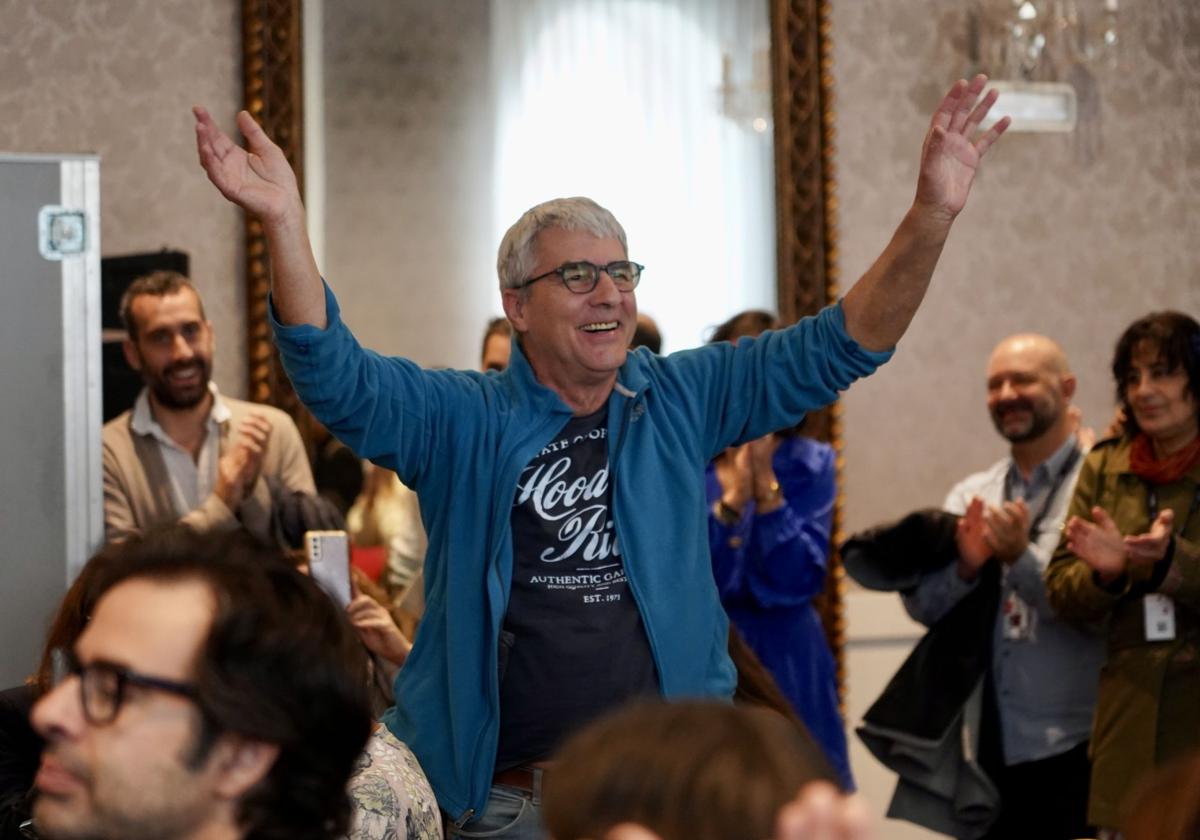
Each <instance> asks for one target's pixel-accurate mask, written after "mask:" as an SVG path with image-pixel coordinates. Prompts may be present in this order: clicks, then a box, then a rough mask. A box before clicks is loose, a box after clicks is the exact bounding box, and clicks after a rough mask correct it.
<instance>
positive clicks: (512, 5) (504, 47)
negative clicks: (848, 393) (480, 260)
mask: <svg viewBox="0 0 1200 840" xmlns="http://www.w3.org/2000/svg"><path fill="white" fill-rule="evenodd" d="M768 44H769V22H768V19H767V3H766V0H758V2H748V1H745V0H494V2H493V3H492V64H493V70H494V83H495V86H496V99H495V107H496V120H497V126H496V140H495V142H496V159H495V191H494V193H493V194H494V196H495V232H494V237H493V241H495V242H499V240H500V237H501V236H502V235H503V233H504V231H505V230H506V229H507V227H508V226H509V225H510V224H512V222H514V221H515V220H516V219H517V217H518V216H519V215H520V214H521V213H522V212H524V211H525V210H526V209H527V208H529V207H531V206H533V205H534V204H537V203H539V202H541V201H544V200H546V199H549V198H554V197H557V196H569V195H587V196H590V197H592V198H594V199H595V200H596V201H598V202H599V203H600V204H602V205H604V206H605V207H607V208H608V209H610V210H611V211H612V212H613V213H614V214H615V215H616V216H617V218H618V219H619V220H620V221H621V223H622V224H623V225H624V227H625V229H626V234H627V235H628V238H629V256H630V259H633V260H635V261H637V262H640V263H644V264H645V265H646V271H645V273H644V275H643V277H642V284H641V285H640V286H639V287H638V304H639V308H640V309H641V310H642V311H644V312H646V313H648V314H650V315H652V316H653V317H654V318H655V319H656V320H657V321H658V323H659V326H660V328H661V329H662V332H663V336H664V339H665V342H664V350H677V349H681V348H684V347H690V346H695V345H697V344H699V343H701V342H702V341H703V340H704V339H705V338H706V336H707V333H708V331H709V330H710V329H711V327H712V326H714V325H715V324H717V323H719V322H721V321H722V320H724V319H725V318H727V317H728V316H730V315H732V314H733V313H735V312H737V311H740V310H742V309H747V308H765V309H771V310H774V309H775V209H774V180H773V170H774V167H773V157H772V154H773V153H772V144H771V133H770V130H769V128H767V130H766V131H756V130H755V129H754V128H753V127H752V126H751V124H750V122H749V120H747V119H742V120H735V119H733V118H731V117H730V116H726V115H724V114H723V113H722V97H721V93H720V86H721V84H722V59H723V56H728V58H727V59H726V61H727V62H729V63H730V66H732V68H733V69H734V70H735V71H736V72H737V73H738V77H739V78H740V81H741V82H742V83H745V84H748V83H749V82H750V78H751V75H752V71H751V68H752V64H753V56H754V53H755V52H756V51H757V52H759V53H760V57H761V54H762V53H763V51H764V50H766V49H767V46H768ZM764 116H766V117H767V118H769V117H770V114H769V113H767V114H765V115H764ZM759 127H760V128H762V127H763V126H762V125H761V124H760V126H759Z"/></svg>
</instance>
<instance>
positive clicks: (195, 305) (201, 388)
mask: <svg viewBox="0 0 1200 840" xmlns="http://www.w3.org/2000/svg"><path fill="white" fill-rule="evenodd" d="M130 316H131V317H132V318H133V320H134V323H135V324H136V332H135V334H134V335H133V336H132V337H130V338H128V339H126V340H125V344H124V350H125V359H126V361H128V362H129V365H130V367H132V368H133V369H134V370H136V371H138V372H139V373H140V374H141V375H142V381H144V382H145V383H146V386H147V387H148V388H149V389H150V392H151V394H152V395H153V396H154V398H155V400H156V401H157V402H158V403H159V404H160V405H162V406H164V407H166V408H168V409H176V410H181V409H189V408H192V407H194V406H196V405H198V404H199V403H200V402H201V401H202V400H204V398H205V397H207V396H208V380H209V378H210V377H211V376H212V353H213V333H212V325H211V324H210V323H209V322H208V321H206V320H204V315H203V313H202V312H201V310H200V299H199V298H197V297H196V293H195V292H193V291H192V290H191V289H188V288H183V289H178V290H177V291H174V292H171V293H169V294H165V295H139V296H138V297H136V298H134V300H133V302H132V304H131V306H130Z"/></svg>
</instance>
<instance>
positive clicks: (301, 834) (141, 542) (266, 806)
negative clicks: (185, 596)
mask: <svg viewBox="0 0 1200 840" xmlns="http://www.w3.org/2000/svg"><path fill="white" fill-rule="evenodd" d="M100 555H113V557H112V558H110V560H109V561H108V562H105V563H103V564H102V565H103V567H104V568H106V569H108V570H109V573H108V574H107V575H106V577H105V579H104V581H103V584H102V586H103V589H104V590H105V591H107V590H108V589H111V588H112V587H114V586H116V585H117V584H118V583H121V582H122V581H125V580H130V579H133V578H149V579H151V580H156V581H172V580H199V581H202V582H204V583H205V584H207V585H208V586H209V587H210V588H211V590H212V592H213V595H214V600H215V602H216V604H217V606H216V613H215V615H214V616H213V623H212V627H211V628H210V630H209V633H208V638H207V639H206V640H205V643H204V646H203V648H202V650H201V654H200V658H199V662H198V664H197V666H196V677H195V681H194V682H195V685H196V688H197V705H198V706H199V708H200V712H201V720H202V722H201V725H200V728H199V732H198V734H197V737H196V742H195V744H194V745H193V747H192V748H191V749H190V750H189V754H188V756H187V762H188V763H189V765H191V766H193V767H199V766H200V765H201V764H202V763H203V762H204V760H205V759H206V758H207V756H208V754H209V751H210V750H211V749H212V747H213V745H214V744H215V743H216V741H217V739H218V738H219V737H220V736H221V735H222V734H223V733H235V734H238V735H241V736H244V737H246V738H252V739H255V740H259V741H264V742H267V743H270V744H275V745H278V747H279V755H278V757H277V758H276V760H275V762H274V764H273V765H272V767H271V769H270V771H269V772H268V773H267V775H266V776H265V777H264V778H263V779H262V780H261V781H260V782H259V783H258V784H257V785H255V786H254V787H253V788H252V789H251V790H250V791H249V792H248V793H247V794H246V795H245V797H243V799H242V801H241V803H239V810H238V821H239V825H240V827H241V828H242V829H243V830H244V831H245V832H246V834H245V836H246V837H247V838H253V840H285V838H287V839H288V840H325V838H334V837H341V836H345V835H346V834H347V833H348V829H349V823H350V800H349V797H348V796H347V794H346V783H347V781H348V780H349V778H350V774H351V771H352V769H353V766H354V761H355V759H356V758H357V757H358V755H359V754H360V753H361V752H362V750H363V747H364V746H365V744H366V741H367V738H368V736H369V735H370V732H371V724H372V720H371V713H370V708H369V705H368V699H367V691H366V687H367V677H366V673H367V671H366V655H365V653H364V651H363V647H362V645H361V644H360V643H359V641H358V639H357V637H356V636H355V635H354V632H353V630H352V629H351V627H350V625H349V623H348V621H347V620H346V617H345V615H344V614H343V613H342V611H341V610H339V609H338V608H337V606H336V605H335V604H334V603H333V601H332V600H331V599H330V598H329V596H328V595H326V594H325V593H324V592H323V591H322V590H321V589H320V588H319V587H318V586H317V585H316V583H314V582H313V581H312V580H311V579H310V578H308V577H307V576H305V575H303V574H301V573H300V572H298V571H296V569H295V568H294V567H293V566H292V565H291V564H290V563H289V562H288V561H287V560H286V558H284V556H283V555H282V554H281V553H280V551H279V550H278V549H276V548H273V547H268V546H264V545H262V544H260V543H258V542H256V541H255V540H254V539H253V538H251V537H250V536H249V535H248V534H246V533H245V532H243V531H234V532H229V533H225V534H212V533H209V534H197V533H196V532H194V531H192V530H191V529H189V528H186V527H183V526H171V527H169V528H163V529H156V530H153V531H149V532H147V533H146V534H145V535H143V536H140V537H134V538H132V539H130V540H127V541H125V542H122V543H116V544H112V545H109V546H106V547H105V548H104V549H102V550H101V552H100Z"/></svg>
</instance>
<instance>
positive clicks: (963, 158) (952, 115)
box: [915, 74, 1011, 220]
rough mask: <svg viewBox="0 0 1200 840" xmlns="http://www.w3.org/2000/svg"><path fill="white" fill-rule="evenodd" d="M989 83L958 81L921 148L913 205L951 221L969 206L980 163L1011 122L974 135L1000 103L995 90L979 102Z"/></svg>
mask: <svg viewBox="0 0 1200 840" xmlns="http://www.w3.org/2000/svg"><path fill="white" fill-rule="evenodd" d="M986 84H987V76H984V75H982V74H980V75H978V76H976V77H975V78H974V79H972V80H971V82H970V84H968V83H967V82H966V80H964V79H959V80H958V81H957V82H955V83H954V86H953V87H952V88H950V91H949V92H948V93H947V94H946V96H945V98H943V99H942V103H941V105H939V106H938V109H937V110H936V111H935V112H934V114H933V119H932V120H931V121H930V123H929V131H928V133H926V135H925V144H924V146H922V148H921V169H920V173H919V175H918V177H917V197H916V202H915V203H916V204H917V205H920V206H923V207H926V208H928V209H929V210H930V211H931V212H933V213H935V214H937V215H939V216H944V217H945V218H946V219H947V220H950V219H953V218H954V217H955V216H957V215H958V214H959V212H960V211H961V210H962V209H963V207H964V205H966V203H967V194H968V193H969V192H970V191H971V184H972V182H973V181H974V180H975V172H976V170H978V169H979V161H980V160H981V159H982V158H983V156H984V154H985V153H986V152H987V150H988V147H989V146H991V145H992V143H994V142H996V138H997V137H999V136H1000V135H1001V134H1003V133H1004V131H1005V129H1007V128H1008V126H1009V123H1010V122H1011V120H1009V118H1008V117H1005V118H1004V119H1002V120H1000V121H998V122H997V123H996V124H995V125H993V126H992V127H991V128H989V129H988V130H987V131H985V132H983V133H982V134H980V135H979V136H977V137H976V136H974V135H975V134H976V133H977V132H976V130H977V129H978V128H979V124H980V123H981V122H982V121H983V118H984V117H986V116H987V113H988V111H989V110H991V107H992V105H993V104H995V102H996V96H997V94H996V91H995V90H994V89H993V90H991V91H988V93H987V95H986V96H984V97H983V99H979V94H980V93H982V92H983V88H984V86H985V85H986ZM976 100H978V102H976Z"/></svg>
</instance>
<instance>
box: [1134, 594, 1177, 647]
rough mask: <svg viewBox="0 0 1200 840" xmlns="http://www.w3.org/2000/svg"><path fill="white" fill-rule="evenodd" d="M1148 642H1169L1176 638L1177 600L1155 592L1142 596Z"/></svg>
mask: <svg viewBox="0 0 1200 840" xmlns="http://www.w3.org/2000/svg"><path fill="white" fill-rule="evenodd" d="M1142 612H1143V616H1144V618H1145V620H1146V641H1147V642H1169V641H1171V640H1172V639H1174V638H1175V602H1174V601H1172V600H1171V599H1170V597H1168V596H1166V595H1160V594H1158V593H1155V594H1153V595H1147V596H1146V597H1144V598H1142Z"/></svg>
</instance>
